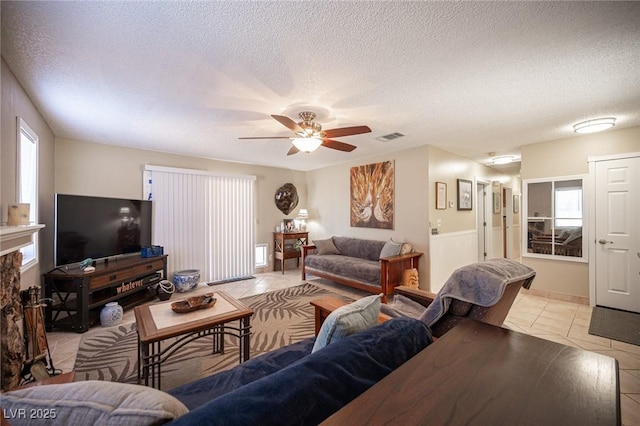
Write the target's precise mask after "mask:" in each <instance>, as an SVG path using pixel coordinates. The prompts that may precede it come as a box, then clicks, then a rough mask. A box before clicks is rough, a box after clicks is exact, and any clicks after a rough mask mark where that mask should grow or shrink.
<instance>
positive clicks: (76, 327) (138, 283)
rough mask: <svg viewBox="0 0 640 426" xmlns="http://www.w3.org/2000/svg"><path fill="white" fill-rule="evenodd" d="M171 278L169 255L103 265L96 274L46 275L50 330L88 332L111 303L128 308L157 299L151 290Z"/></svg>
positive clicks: (62, 271) (67, 272)
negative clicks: (149, 288) (169, 274)
mask: <svg viewBox="0 0 640 426" xmlns="http://www.w3.org/2000/svg"><path fill="white" fill-rule="evenodd" d="M166 277H167V255H164V256H158V257H148V258H143V257H140V256H131V257H123V258H120V259H117V260H111V261H109V263H105V262H99V263H98V264H97V265H96V270H95V271H94V272H86V273H85V272H83V271H82V270H80V269H79V268H75V269H69V270H65V269H64V268H57V269H55V270H53V271H51V272H49V273H47V274H45V275H44V290H45V297H47V298H50V299H53V303H50V304H47V306H46V308H45V322H46V329H47V331H52V330H53V329H66V330H72V331H76V332H78V333H84V332H85V331H87V330H88V329H89V327H91V325H92V324H93V323H95V322H97V321H98V318H99V317H100V310H101V309H102V307H104V305H105V304H106V303H107V302H115V301H117V302H118V303H119V304H120V305H121V306H122V307H123V308H124V309H126V308H128V307H131V306H135V305H138V304H140V303H142V302H144V301H147V300H151V299H152V298H153V297H155V295H154V294H151V293H150V292H149V291H148V290H147V288H148V287H149V286H151V285H153V284H156V283H158V282H160V281H161V280H163V279H166Z"/></svg>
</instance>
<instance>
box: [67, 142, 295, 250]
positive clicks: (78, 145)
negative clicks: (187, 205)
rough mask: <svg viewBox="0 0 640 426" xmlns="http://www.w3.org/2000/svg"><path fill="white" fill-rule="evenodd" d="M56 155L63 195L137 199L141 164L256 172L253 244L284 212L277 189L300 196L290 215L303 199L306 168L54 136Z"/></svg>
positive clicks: (268, 239) (268, 238)
mask: <svg viewBox="0 0 640 426" xmlns="http://www.w3.org/2000/svg"><path fill="white" fill-rule="evenodd" d="M55 158H56V167H55V174H56V185H55V192H57V193H63V194H75V195H93V196H102V197H120V198H133V199H135V198H137V199H141V198H142V171H143V168H144V166H145V164H151V165H155V166H166V167H179V168H187V169H197V170H207V171H211V172H219V173H228V174H240V175H253V176H256V177H257V181H256V217H257V225H256V243H268V244H269V248H270V250H272V249H273V234H272V232H273V230H274V228H275V226H276V225H277V224H279V223H280V221H281V220H282V219H283V218H284V217H285V215H284V214H283V213H282V212H281V211H280V210H278V208H277V207H276V205H275V202H274V195H275V192H276V190H277V189H278V188H279V187H280V186H282V185H283V184H285V183H287V182H290V183H293V184H294V185H295V186H296V188H297V190H298V195H299V198H300V201H299V203H298V206H297V207H296V209H295V210H294V211H293V212H291V213H290V214H289V215H288V216H286V217H288V218H294V217H295V216H296V215H297V213H298V210H299V209H300V208H304V207H305V205H306V200H307V195H306V194H307V188H306V180H305V173H304V172H299V171H293V170H287V169H279V168H274V167H262V166H253V165H248V164H241V163H230V162H224V161H216V160H210V159H205V158H196V157H187V156H181V155H175V154H168V153H162V152H156V151H145V150H140V149H131V148H124V147H118V146H111V145H103V144H97V143H89V142H80V141H75V140H69V139H63V138H56V149H55ZM169 254H170V253H169Z"/></svg>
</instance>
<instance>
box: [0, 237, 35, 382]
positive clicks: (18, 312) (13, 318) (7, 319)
mask: <svg viewBox="0 0 640 426" xmlns="http://www.w3.org/2000/svg"><path fill="white" fill-rule="evenodd" d="M43 227H44V225H35V226H2V227H1V228H0V354H2V356H1V360H2V362H1V365H0V388H1V389H2V390H9V389H12V388H14V387H16V386H18V385H19V384H20V373H21V372H22V365H23V363H24V359H25V352H26V349H25V344H24V339H23V318H24V313H23V309H22V303H21V300H20V267H21V264H22V253H21V252H20V251H19V249H20V248H21V247H24V246H26V245H28V244H30V243H31V241H32V237H33V234H34V233H35V232H38V230H39V229H40V228H43Z"/></svg>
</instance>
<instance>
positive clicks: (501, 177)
mask: <svg viewBox="0 0 640 426" xmlns="http://www.w3.org/2000/svg"><path fill="white" fill-rule="evenodd" d="M428 156H429V182H430V186H429V188H430V190H431V192H430V196H429V218H430V221H431V226H432V227H433V228H435V227H436V222H437V221H438V220H440V221H441V223H442V226H441V227H440V228H439V230H438V231H439V232H440V233H441V234H442V233H447V232H459V231H466V230H470V229H476V209H475V204H476V193H475V189H474V191H473V204H474V207H473V210H470V211H467V210H462V211H459V210H458V204H457V188H458V187H457V184H458V183H457V182H458V179H466V180H470V181H472V182H475V180H476V179H481V180H486V181H491V182H496V183H499V184H500V185H505V186H508V187H511V188H512V189H513V193H514V194H519V193H520V181H519V179H518V178H517V177H516V176H512V175H509V174H504V173H501V172H500V171H498V170H496V169H492V168H490V167H487V166H484V165H482V164H480V163H477V162H475V161H472V160H469V159H468V158H464V157H460V156H458V155H456V154H452V153H450V152H448V151H444V150H442V149H440V148H437V147H434V146H429V154H428ZM436 182H444V183H446V184H447V209H446V210H437V209H436V196H435V192H434V191H435V186H436ZM499 188H500V187H493V190H494V191H495V192H500V189H499ZM449 201H453V207H451V208H449V205H448V204H449ZM500 217H501V215H500V214H499V213H498V214H494V215H493V217H492V223H493V224H494V225H495V226H500V223H501V219H500Z"/></svg>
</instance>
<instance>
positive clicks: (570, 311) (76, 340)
mask: <svg viewBox="0 0 640 426" xmlns="http://www.w3.org/2000/svg"><path fill="white" fill-rule="evenodd" d="M302 282H303V281H302V280H301V279H300V270H298V269H294V270H291V271H287V272H286V273H285V274H282V273H281V272H269V273H264V274H258V275H256V278H254V279H250V280H245V281H238V282H233V283H227V284H222V285H217V286H214V287H209V286H206V285H202V286H201V287H199V288H198V289H197V292H198V293H200V292H206V291H211V290H212V289H213V290H214V291H215V290H225V291H227V292H228V293H229V294H231V295H232V296H234V297H236V298H242V297H247V296H252V295H255V294H260V293H264V292H267V291H273V290H279V289H282V288H286V287H290V286H294V285H299V284H301V283H302ZM310 282H313V283H314V284H319V285H321V286H323V287H326V288H328V289H331V290H332V291H335V292H338V293H341V294H344V295H346V296H349V297H352V298H358V297H361V296H363V295H365V294H367V293H364V292H360V291H359V290H354V289H350V288H348V287H345V286H342V285H338V284H334V283H330V282H327V281H324V280H310ZM590 320H591V307H589V306H584V305H577V304H574V303H568V302H561V301H557V300H552V299H546V298H542V297H537V296H531V295H528V294H526V293H525V292H524V291H523V292H521V293H520V295H518V297H517V299H516V301H515V302H514V304H513V307H512V308H511V311H510V312H509V315H508V317H507V319H506V321H505V324H504V325H505V327H507V328H509V329H511V330H515V331H518V332H521V333H525V334H529V335H532V336H536V337H539V338H542V339H546V340H551V341H554V342H558V343H562V344H564V345H568V346H573V347H576V348H580V349H584V350H587V351H593V352H597V353H600V354H604V355H608V356H611V357H614V358H616V359H617V360H618V363H619V365H620V393H621V395H620V403H621V413H622V424H623V425H626V426H631V425H640V346H635V345H630V344H627V343H623V342H618V341H615V340H611V339H605V338H602V337H598V336H592V335H590V334H589V333H588V330H589V321H590ZM133 321H134V316H133V310H132V309H131V310H128V311H126V312H125V315H124V319H123V322H133ZM99 329H100V327H99V326H97V327H94V328H92V329H91V330H89V331H88V332H87V333H91V332H92V331H95V330H99ZM47 336H48V340H49V346H50V348H51V354H52V358H53V361H54V365H55V367H56V368H57V369H60V370H62V371H65V372H66V371H71V370H72V369H73V366H74V364H75V358H76V353H77V350H78V345H79V344H80V339H81V337H82V336H83V335H82V334H76V333H68V332H52V333H48V335H47ZM558 397H562V396H561V395H558Z"/></svg>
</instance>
